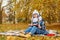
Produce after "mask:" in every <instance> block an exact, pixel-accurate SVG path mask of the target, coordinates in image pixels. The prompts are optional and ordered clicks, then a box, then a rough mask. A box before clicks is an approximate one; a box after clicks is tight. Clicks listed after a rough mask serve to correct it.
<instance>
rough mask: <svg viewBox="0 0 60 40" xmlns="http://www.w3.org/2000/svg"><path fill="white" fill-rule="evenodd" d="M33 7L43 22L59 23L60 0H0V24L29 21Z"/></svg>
mask: <svg viewBox="0 0 60 40" xmlns="http://www.w3.org/2000/svg"><path fill="white" fill-rule="evenodd" d="M35 9H36V10H38V11H39V13H40V15H41V16H42V17H43V19H44V20H45V23H49V24H51V23H60V0H0V24H8V23H9V24H16V23H20V22H30V18H31V16H32V12H33V11H34V10H35Z"/></svg>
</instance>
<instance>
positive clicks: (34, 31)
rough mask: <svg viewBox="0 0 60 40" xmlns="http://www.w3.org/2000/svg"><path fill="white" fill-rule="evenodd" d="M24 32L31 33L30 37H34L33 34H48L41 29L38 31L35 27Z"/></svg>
mask: <svg viewBox="0 0 60 40" xmlns="http://www.w3.org/2000/svg"><path fill="white" fill-rule="evenodd" d="M24 32H25V34H27V33H29V32H31V35H34V34H48V32H47V31H46V30H42V29H40V28H38V27H36V26H33V27H29V28H28V29H26V30H25V31H24Z"/></svg>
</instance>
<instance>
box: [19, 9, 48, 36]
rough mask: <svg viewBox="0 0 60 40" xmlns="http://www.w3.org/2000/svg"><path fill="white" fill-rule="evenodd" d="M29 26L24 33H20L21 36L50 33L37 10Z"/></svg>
mask: <svg viewBox="0 0 60 40" xmlns="http://www.w3.org/2000/svg"><path fill="white" fill-rule="evenodd" d="M29 26H30V27H29V28H28V29H26V30H25V31H24V32H23V33H20V35H21V36H24V37H31V35H34V34H48V32H47V31H46V30H45V25H44V21H43V19H42V17H41V16H40V15H39V13H38V11H37V10H34V12H33V14H32V20H31V24H29Z"/></svg>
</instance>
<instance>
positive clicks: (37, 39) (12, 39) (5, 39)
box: [0, 23, 60, 40]
mask: <svg viewBox="0 0 60 40" xmlns="http://www.w3.org/2000/svg"><path fill="white" fill-rule="evenodd" d="M26 28H28V23H19V24H0V32H6V31H8V30H24V29H26ZM46 29H47V30H57V31H58V32H60V23H52V24H46ZM0 40H60V37H48V36H44V37H43V36H33V37H31V38H23V37H17V36H3V35H2V36H0Z"/></svg>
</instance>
